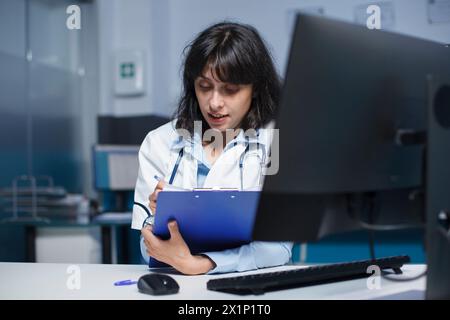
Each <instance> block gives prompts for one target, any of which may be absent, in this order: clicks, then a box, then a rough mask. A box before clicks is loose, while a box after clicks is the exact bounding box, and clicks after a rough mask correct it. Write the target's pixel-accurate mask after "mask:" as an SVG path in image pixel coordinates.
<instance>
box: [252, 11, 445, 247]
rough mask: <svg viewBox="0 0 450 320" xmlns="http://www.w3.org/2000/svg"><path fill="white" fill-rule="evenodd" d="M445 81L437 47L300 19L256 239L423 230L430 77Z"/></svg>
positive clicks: (331, 22)
mask: <svg viewBox="0 0 450 320" xmlns="http://www.w3.org/2000/svg"><path fill="white" fill-rule="evenodd" d="M448 74H450V49H449V48H448V47H446V46H445V45H443V44H439V43H434V42H431V41H426V40H421V39H417V38H413V37H409V36H405V35H399V34H395V33H391V32H385V31H381V30H369V29H367V28H366V27H364V26H359V25H353V24H350V23H345V22H341V21H336V20H332V19H327V18H323V17H314V16H308V15H304V14H300V15H298V16H297V21H296V27H295V31H294V34H293V40H292V44H291V49H290V57H289V63H288V68H287V72H286V77H285V83H284V88H283V95H282V103H281V106H280V108H279V110H278V113H277V116H276V128H278V129H279V130H280V131H279V171H278V173H277V174H276V175H270V176H266V177H265V182H264V187H263V192H262V195H261V199H260V203H259V207H258V213H257V217H256V221H255V225H254V231H253V238H254V239H255V240H265V241H299V242H306V241H312V240H317V239H319V238H321V237H323V236H325V235H327V234H330V233H338V232H342V231H345V230H352V229H356V228H360V226H361V223H360V222H359V221H361V220H362V221H365V222H368V223H371V224H395V223H404V222H407V223H410V224H415V223H421V222H422V223H423V220H424V212H425V207H424V204H425V201H424V199H425V197H424V182H425V170H424V166H425V156H426V148H425V139H424V137H425V132H426V130H427V110H428V104H429V103H428V101H429V99H428V94H429V90H428V87H429V82H427V79H430V78H429V76H430V75H432V76H438V75H448Z"/></svg>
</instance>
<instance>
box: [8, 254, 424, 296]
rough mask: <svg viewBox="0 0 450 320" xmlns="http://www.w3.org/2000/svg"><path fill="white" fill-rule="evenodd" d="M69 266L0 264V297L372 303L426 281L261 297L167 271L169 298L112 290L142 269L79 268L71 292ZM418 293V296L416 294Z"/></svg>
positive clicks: (353, 284)
mask: <svg viewBox="0 0 450 320" xmlns="http://www.w3.org/2000/svg"><path fill="white" fill-rule="evenodd" d="M68 266H70V265H69V264H53V263H0V299H182V300H194V299H200V300H213V299H214V300H215V299H221V300H222V299H223V300H227V299H246V300H250V299H258V300H262V299H274V300H278V299H283V300H290V299H376V298H382V297H386V296H389V295H396V294H399V293H401V295H399V296H396V297H397V298H399V299H408V298H411V293H414V294H413V297H414V298H417V293H418V291H420V292H422V294H423V292H424V290H425V280H426V279H425V277H422V278H420V279H418V280H415V281H410V282H406V283H397V282H391V281H386V280H384V279H382V280H381V289H380V290H369V289H368V288H367V285H366V281H367V280H366V279H357V280H351V281H345V282H337V283H332V284H324V285H318V286H312V287H304V288H298V289H289V290H282V291H275V292H269V293H266V294H264V295H259V296H254V295H247V296H239V295H233V294H227V293H220V292H215V291H209V290H207V289H206V282H207V281H208V280H209V279H211V278H217V277H224V276H236V273H232V274H226V275H208V276H206V275H202V276H184V275H179V274H173V273H171V276H173V277H174V279H175V280H176V281H177V282H178V284H179V285H180V291H179V292H178V293H177V294H174V295H167V296H151V295H146V294H142V293H139V291H138V289H137V286H136V285H129V286H119V287H117V286H114V285H113V283H114V282H116V281H118V280H125V279H133V280H137V279H138V278H139V277H140V276H142V275H144V274H146V273H148V272H149V271H148V269H147V267H146V266H145V265H107V264H104V265H102V264H81V265H78V266H79V268H80V269H79V270H80V275H81V277H80V285H81V287H80V289H79V290H70V289H68V287H67V281H68V279H69V277H70V276H71V274H70V273H68V272H67V268H68ZM294 267H297V268H298V267H299V266H284V267H277V268H270V269H265V270H259V271H250V272H245V273H239V275H243V274H249V273H257V272H269V271H277V270H286V269H289V268H294ZM424 268H425V266H424V265H405V266H404V267H403V268H402V270H403V271H404V275H405V276H408V277H410V276H413V275H417V274H419V273H420V272H422V271H423V270H424ZM420 292H419V294H420Z"/></svg>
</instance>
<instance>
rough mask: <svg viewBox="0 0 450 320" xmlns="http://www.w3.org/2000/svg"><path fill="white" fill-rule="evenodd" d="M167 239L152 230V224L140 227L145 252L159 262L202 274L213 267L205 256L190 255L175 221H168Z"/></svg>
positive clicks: (187, 272)
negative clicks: (168, 234)
mask: <svg viewBox="0 0 450 320" xmlns="http://www.w3.org/2000/svg"><path fill="white" fill-rule="evenodd" d="M168 228H169V232H170V239H169V240H162V239H160V238H159V237H157V236H155V235H154V234H153V232H152V226H147V227H145V228H143V229H142V231H141V232H142V235H143V237H144V243H145V246H146V248H147V254H148V255H149V256H151V257H153V258H155V259H157V260H158V261H160V262H164V263H166V264H168V265H171V266H172V267H174V268H175V269H177V270H178V271H180V272H182V273H184V274H191V275H193V274H203V273H206V272H208V271H209V270H211V269H212V268H214V263H213V262H212V261H211V260H210V259H209V258H207V257H205V256H196V255H192V254H191V251H190V250H189V247H188V245H187V244H186V242H185V241H184V239H183V237H182V236H181V233H180V230H179V229H178V224H177V222H176V221H171V222H169V223H168Z"/></svg>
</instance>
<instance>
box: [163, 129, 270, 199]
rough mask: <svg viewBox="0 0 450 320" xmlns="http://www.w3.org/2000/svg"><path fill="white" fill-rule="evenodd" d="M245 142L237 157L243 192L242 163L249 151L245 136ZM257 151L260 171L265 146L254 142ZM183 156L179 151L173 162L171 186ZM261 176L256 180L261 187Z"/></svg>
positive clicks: (247, 140)
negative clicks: (242, 150)
mask: <svg viewBox="0 0 450 320" xmlns="http://www.w3.org/2000/svg"><path fill="white" fill-rule="evenodd" d="M245 138H246V142H245V150H244V152H243V153H242V154H241V156H240V157H239V171H240V180H241V190H244V162H245V158H246V156H247V155H248V153H249V151H250V142H249V139H248V137H247V136H246V137H245ZM234 145H235V146H236V145H237V142H235V144H234ZM259 149H261V151H262V152H261V153H262V156H261V155H260V154H259V152H257V157H258V158H259V165H260V166H259V167H260V170H262V167H263V166H264V164H265V159H266V152H265V151H266V150H265V146H264V145H262V144H260V143H259V142H256V150H257V151H259ZM183 155H184V149H181V150H180V152H179V153H178V158H177V161H176V162H175V165H174V166H173V169H172V173H171V175H170V179H169V184H172V183H173V181H174V180H175V176H176V175H177V172H178V167H179V166H180V163H181V160H182V159H183ZM261 176H262V172H260V174H259V180H258V185H259V186H260V185H261Z"/></svg>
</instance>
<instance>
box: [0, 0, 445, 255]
mask: <svg viewBox="0 0 450 320" xmlns="http://www.w3.org/2000/svg"><path fill="white" fill-rule="evenodd" d="M370 4H376V5H378V6H379V7H380V8H381V27H382V29H384V30H389V31H392V32H398V33H402V34H408V35H412V36H416V37H420V38H425V39H429V40H433V41H438V42H441V43H450V0H390V1H388V0H386V1H366V0H339V1H335V0H277V1H275V0H245V1H242V0H228V1H220V0H208V1H207V0H71V1H66V0H0V114H1V115H0V168H1V170H0V189H1V190H2V191H1V192H0V221H1V223H0V261H38V262H73V263H101V262H104V263H111V262H112V263H139V262H140V261H141V260H140V259H141V258H140V256H139V252H138V244H137V238H138V236H139V235H138V234H137V233H133V231H131V230H129V225H128V223H129V220H130V216H129V213H128V215H127V212H129V210H130V207H131V201H132V192H133V191H132V184H133V180H134V178H135V176H136V175H137V160H136V152H137V147H138V145H139V144H140V142H141V141H142V140H143V138H144V136H145V134H146V133H147V132H148V131H150V130H152V129H154V128H155V127H157V126H159V125H160V124H162V123H164V122H165V121H167V120H168V119H169V117H170V116H171V115H172V113H173V112H174V110H175V108H176V103H177V99H178V97H179V94H180V88H181V81H180V67H181V63H182V51H183V49H184V47H185V46H186V45H187V44H188V42H189V41H190V40H191V39H193V37H194V35H195V34H196V33H197V32H199V31H200V30H202V29H204V28H205V27H206V26H208V25H210V24H212V23H214V22H219V21H222V20H224V19H227V20H232V21H237V22H243V23H248V24H252V25H253V26H255V27H256V28H257V29H258V30H259V31H260V32H261V34H262V35H263V37H264V38H265V40H266V41H267V43H268V44H269V47H270V48H271V50H272V53H273V56H274V58H275V61H276V64H277V68H278V71H279V72H280V74H281V75H283V74H284V71H285V68H286V65H287V57H288V53H289V45H290V39H291V32H292V28H293V23H294V18H295V14H296V13H297V12H299V11H304V12H308V13H312V14H318V15H324V16H328V17H334V18H339V19H343V20H346V21H350V22H354V23H359V24H363V25H365V23H366V20H367V17H368V14H367V12H366V9H367V7H368V6H369V5H370ZM73 5H75V6H77V7H78V8H79V9H80V11H79V12H77V11H76V10H74V9H73V8H74V7H70V6H73ZM78 14H79V15H78ZM77 18H79V19H80V20H79V21H78V22H79V24H78V25H76V23H75V27H74V28H70V22H74V20H73V19H77ZM78 27H79V28H78ZM323 47H324V50H326V44H324V46H323ZM349 59H351V57H349ZM130 181H131V182H130ZM101 213H106V215H103V216H101V215H100V214H101ZM377 239H378V242H377V245H378V246H379V250H380V251H379V252H380V255H384V254H391V253H392V254H400V253H406V254H410V255H411V257H412V259H413V261H414V262H424V253H423V247H422V240H423V238H422V231H420V230H408V231H405V232H397V233H395V234H389V233H383V234H381V235H379V237H377ZM368 255H369V252H368V246H367V237H366V234H365V233H364V232H359V233H354V234H351V235H345V236H342V235H340V236H336V237H330V238H328V239H324V240H323V241H320V242H319V243H315V244H308V246H296V249H295V252H294V260H296V261H308V262H333V261H344V260H349V259H355V258H364V259H365V258H367V257H368Z"/></svg>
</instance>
